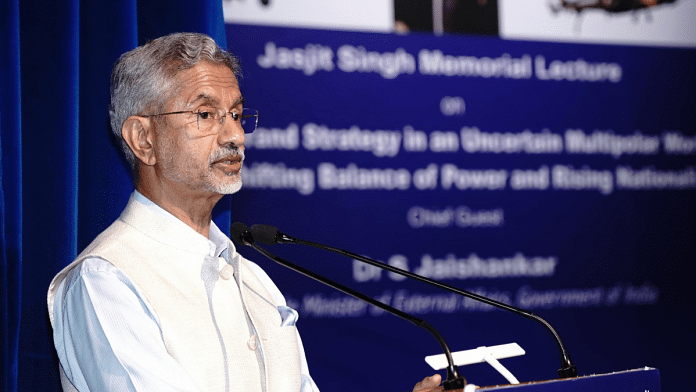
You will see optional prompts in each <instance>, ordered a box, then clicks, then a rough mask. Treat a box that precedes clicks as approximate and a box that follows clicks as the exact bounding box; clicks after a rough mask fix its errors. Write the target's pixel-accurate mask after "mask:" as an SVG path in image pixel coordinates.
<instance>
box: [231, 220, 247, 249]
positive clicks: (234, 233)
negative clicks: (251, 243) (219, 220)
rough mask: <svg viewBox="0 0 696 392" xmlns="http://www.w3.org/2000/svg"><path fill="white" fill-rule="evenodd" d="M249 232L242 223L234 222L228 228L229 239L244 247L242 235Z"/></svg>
mask: <svg viewBox="0 0 696 392" xmlns="http://www.w3.org/2000/svg"><path fill="white" fill-rule="evenodd" d="M245 232H249V226H247V225H245V224H244V223H242V222H234V223H233V224H232V226H230V238H231V239H232V241H234V242H235V243H236V244H238V245H246V244H245V243H244V233H245Z"/></svg>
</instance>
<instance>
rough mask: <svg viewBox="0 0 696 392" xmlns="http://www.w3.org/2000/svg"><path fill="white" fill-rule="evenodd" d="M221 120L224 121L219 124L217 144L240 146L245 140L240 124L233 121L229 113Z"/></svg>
mask: <svg viewBox="0 0 696 392" xmlns="http://www.w3.org/2000/svg"><path fill="white" fill-rule="evenodd" d="M223 118H224V121H223V123H222V124H221V129H220V132H218V142H219V143H220V145H224V144H233V145H235V146H242V145H243V144H244V141H245V140H246V137H245V135H244V128H242V124H241V123H240V122H239V121H234V120H233V119H232V114H231V113H226V114H225V117H223Z"/></svg>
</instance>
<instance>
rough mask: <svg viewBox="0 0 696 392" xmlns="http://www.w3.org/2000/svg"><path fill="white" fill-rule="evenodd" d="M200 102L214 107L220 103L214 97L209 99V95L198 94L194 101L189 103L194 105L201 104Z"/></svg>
mask: <svg viewBox="0 0 696 392" xmlns="http://www.w3.org/2000/svg"><path fill="white" fill-rule="evenodd" d="M201 101H202V102H203V103H207V104H212V105H216V104H218V103H219V102H220V100H219V99H217V98H215V97H211V96H210V95H208V94H206V93H200V94H198V96H197V97H196V98H195V99H194V100H192V101H191V103H192V104H194V103H197V102H201Z"/></svg>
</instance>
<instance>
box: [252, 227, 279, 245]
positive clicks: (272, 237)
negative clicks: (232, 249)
mask: <svg viewBox="0 0 696 392" xmlns="http://www.w3.org/2000/svg"><path fill="white" fill-rule="evenodd" d="M279 234H280V232H279V231H278V228H277V227H273V226H269V225H253V226H251V235H252V237H253V238H254V239H255V240H256V241H258V242H260V243H262V244H265V245H275V244H277V243H278V242H279V241H278V235H279Z"/></svg>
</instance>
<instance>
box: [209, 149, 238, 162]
mask: <svg viewBox="0 0 696 392" xmlns="http://www.w3.org/2000/svg"><path fill="white" fill-rule="evenodd" d="M226 159H241V160H242V161H244V150H242V149H240V148H239V147H236V146H225V147H221V148H219V149H217V150H215V151H213V152H212V153H211V154H210V156H209V157H208V163H209V164H213V163H215V162H217V161H221V160H226Z"/></svg>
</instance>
